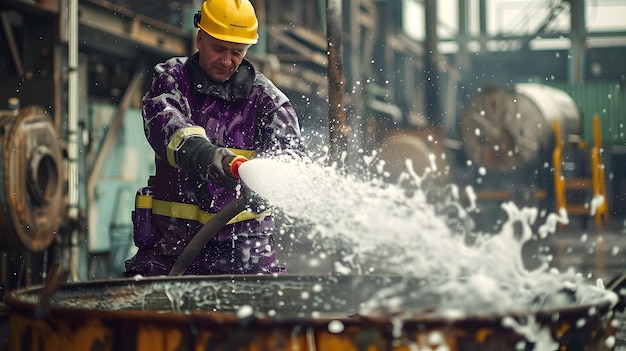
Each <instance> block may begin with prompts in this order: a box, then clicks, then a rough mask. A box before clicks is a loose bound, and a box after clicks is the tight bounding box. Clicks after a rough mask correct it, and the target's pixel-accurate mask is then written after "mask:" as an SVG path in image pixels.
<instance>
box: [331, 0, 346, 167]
mask: <svg viewBox="0 0 626 351" xmlns="http://www.w3.org/2000/svg"><path fill="white" fill-rule="evenodd" d="M341 3H342V2H341V0H328V1H327V3H326V13H327V21H326V33H327V37H328V42H327V43H328V105H329V106H328V132H329V142H330V145H329V161H330V162H334V161H339V160H340V158H341V157H342V155H343V154H345V152H347V149H348V134H349V127H348V125H347V122H346V113H345V106H344V87H343V85H344V77H343V63H342V59H343V54H342V40H343V39H342V32H343V21H342V11H341V6H342V4H341Z"/></svg>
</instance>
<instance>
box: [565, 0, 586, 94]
mask: <svg viewBox="0 0 626 351" xmlns="http://www.w3.org/2000/svg"><path fill="white" fill-rule="evenodd" d="M569 3H570V6H571V26H572V35H571V37H570V41H571V48H570V52H571V57H572V58H571V59H570V64H569V81H570V82H582V81H583V80H584V79H585V41H586V37H587V30H586V20H585V0H569Z"/></svg>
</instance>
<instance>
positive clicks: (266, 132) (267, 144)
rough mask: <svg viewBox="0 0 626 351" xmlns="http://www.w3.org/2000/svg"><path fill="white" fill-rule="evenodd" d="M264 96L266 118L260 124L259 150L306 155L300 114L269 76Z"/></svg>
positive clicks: (268, 152)
mask: <svg viewBox="0 0 626 351" xmlns="http://www.w3.org/2000/svg"><path fill="white" fill-rule="evenodd" d="M264 85H265V89H266V92H267V94H266V95H264V96H263V97H262V100H263V102H262V105H263V106H265V108H264V114H265V115H264V118H263V119H262V120H261V124H260V126H259V135H258V138H257V141H258V144H259V146H258V151H259V153H266V154H281V153H295V154H297V155H299V156H304V154H305V148H304V144H303V143H302V136H301V134H300V123H299V121H298V116H297V114H296V111H295V110H294V108H293V106H292V105H291V102H289V99H288V98H287V96H286V95H285V94H284V93H283V92H282V91H280V90H279V89H278V88H277V87H276V86H274V84H273V83H271V82H270V81H269V80H268V79H267V78H265V79H264Z"/></svg>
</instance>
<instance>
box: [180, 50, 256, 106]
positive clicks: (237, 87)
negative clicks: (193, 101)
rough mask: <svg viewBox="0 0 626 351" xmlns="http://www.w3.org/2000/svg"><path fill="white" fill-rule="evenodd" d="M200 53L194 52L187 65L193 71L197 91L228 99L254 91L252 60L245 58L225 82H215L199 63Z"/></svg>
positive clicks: (231, 99) (239, 97) (246, 95)
mask: <svg viewBox="0 0 626 351" xmlns="http://www.w3.org/2000/svg"><path fill="white" fill-rule="evenodd" d="M198 56H199V55H198V53H197V52H196V53H195V54H193V55H192V56H191V57H190V58H189V60H187V63H186V65H187V66H188V67H189V69H190V72H191V82H192V84H193V85H194V86H195V87H196V91H198V92H200V93H203V94H207V95H212V96H215V97H218V98H220V99H223V100H226V101H235V100H240V99H244V98H247V97H248V95H249V94H250V91H252V83H253V82H254V76H255V70H254V67H253V66H252V63H250V61H248V60H246V59H244V60H243V61H242V62H241V64H240V65H239V68H238V69H237V71H235V73H234V74H233V75H232V76H231V77H230V78H229V79H228V80H227V81H224V82H214V81H213V80H211V79H210V78H209V77H208V76H207V75H206V74H205V73H204V71H203V70H202V68H201V67H200V64H199V63H198Z"/></svg>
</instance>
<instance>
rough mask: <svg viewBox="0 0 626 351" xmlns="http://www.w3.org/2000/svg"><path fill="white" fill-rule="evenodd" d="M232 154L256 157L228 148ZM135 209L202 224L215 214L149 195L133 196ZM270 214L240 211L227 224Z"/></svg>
mask: <svg viewBox="0 0 626 351" xmlns="http://www.w3.org/2000/svg"><path fill="white" fill-rule="evenodd" d="M228 149H229V150H230V151H231V152H232V153H234V154H235V155H237V156H244V157H245V158H247V159H251V158H253V157H254V156H256V151H254V150H243V149H233V148H228ZM135 208H137V209H139V208H143V209H152V213H153V214H158V215H161V216H167V217H174V218H180V219H188V220H192V221H198V222H200V223H202V224H205V223H207V222H208V221H210V220H211V218H213V216H215V213H209V212H205V211H202V210H201V209H200V208H199V207H198V205H192V204H185V203H182V202H171V201H163V200H156V199H153V198H152V196H151V195H136V196H135ZM270 214H271V210H265V211H263V212H261V213H259V214H255V213H252V212H248V211H241V212H240V213H239V214H238V215H236V216H235V217H233V218H232V219H231V220H230V221H228V223H227V224H233V223H237V222H243V221H248V220H251V219H255V218H264V217H266V216H268V215H270Z"/></svg>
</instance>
